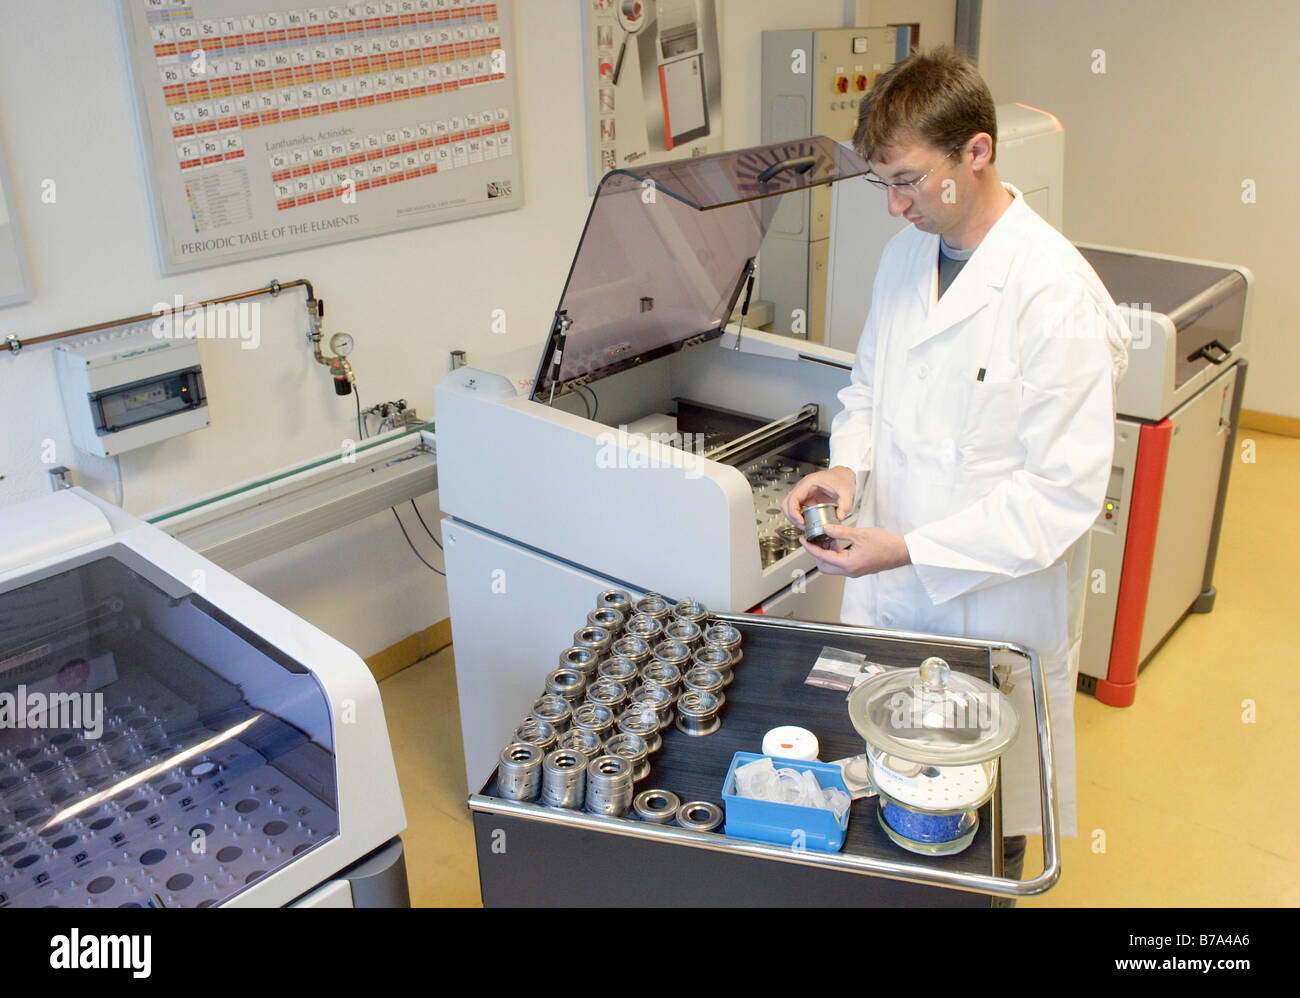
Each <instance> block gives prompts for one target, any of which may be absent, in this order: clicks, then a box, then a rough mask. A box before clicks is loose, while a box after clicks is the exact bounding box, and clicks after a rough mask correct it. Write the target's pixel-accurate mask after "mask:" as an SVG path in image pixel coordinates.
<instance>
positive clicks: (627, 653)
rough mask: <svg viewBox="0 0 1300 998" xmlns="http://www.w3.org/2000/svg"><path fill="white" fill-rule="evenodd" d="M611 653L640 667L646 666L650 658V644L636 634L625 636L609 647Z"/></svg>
mask: <svg viewBox="0 0 1300 998" xmlns="http://www.w3.org/2000/svg"><path fill="white" fill-rule="evenodd" d="M609 653H610V655H613V656H616V657H618V658H630V659H631V660H632V661H633V662H635V663H636V664H637V665H638V666H641V665H645V664H646V661H647V660H648V659H649V658H650V642H649V641H647V640H646V639H645V638H639V637H637V636H636V635H635V634H624V635H623V636H622V637H621V638H619V639H618V640H617V641H615V642H614V643H613V644H612V645H610V646H609Z"/></svg>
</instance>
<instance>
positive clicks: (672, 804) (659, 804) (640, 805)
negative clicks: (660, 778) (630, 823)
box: [632, 789, 682, 825]
mask: <svg viewBox="0 0 1300 998" xmlns="http://www.w3.org/2000/svg"><path fill="white" fill-rule="evenodd" d="M681 804H682V800H681V798H680V797H678V796H677V795H676V794H675V793H673V792H672V791H671V790H659V789H654V790H642V791H641V792H640V793H639V794H637V795H636V796H635V797H633V798H632V812H633V813H634V814H635V815H636V816H637V817H638V818H640V819H641V820H642V821H651V822H654V824H656V825H666V824H668V823H669V822H670V821H672V820H673V819H674V818H676V817H677V809H678V808H679V807H681Z"/></svg>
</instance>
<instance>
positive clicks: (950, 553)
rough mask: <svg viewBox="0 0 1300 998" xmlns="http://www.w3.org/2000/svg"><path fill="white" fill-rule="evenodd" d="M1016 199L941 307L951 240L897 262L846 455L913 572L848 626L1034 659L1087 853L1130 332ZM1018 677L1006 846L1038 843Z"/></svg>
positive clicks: (1029, 722) (874, 312)
mask: <svg viewBox="0 0 1300 998" xmlns="http://www.w3.org/2000/svg"><path fill="white" fill-rule="evenodd" d="M1007 189H1008V190H1009V191H1010V192H1011V193H1012V195H1013V196H1014V198H1015V200H1014V201H1013V203H1012V204H1011V205H1010V206H1009V207H1008V208H1007V209H1006V211H1005V212H1004V213H1003V215H1002V217H1001V218H999V219H998V221H997V222H996V223H995V224H994V226H993V227H992V229H990V230H989V232H988V234H987V235H986V236H985V237H984V240H983V241H982V242H981V243H980V245H979V247H978V248H977V249H976V251H975V253H974V255H973V256H971V258H970V259H969V260H968V261H967V262H966V265H965V267H964V268H963V269H962V271H961V272H960V273H959V274H958V275H957V277H956V279H955V280H954V281H953V283H952V285H951V286H950V287H949V288H948V290H947V292H946V293H945V294H944V295H943V297H942V298H938V299H937V293H938V275H937V258H938V239H939V237H938V236H936V235H930V234H927V233H923V232H921V231H919V230H918V229H916V228H915V227H909V228H907V229H906V230H904V231H903V232H900V233H899V234H898V235H897V236H895V237H894V238H893V239H892V240H891V241H890V243H889V245H888V246H887V247H886V249H885V252H884V255H883V256H882V258H881V261H880V268H879V270H878V272H877V276H876V281H875V286H874V290H873V294H872V305H871V313H870V315H869V317H868V319H867V323H866V328H865V329H864V330H863V334H862V340H861V343H860V344H859V346H858V352H857V358H856V361H855V363H854V367H853V375H852V379H851V381H850V384H849V386H848V387H846V388H845V389H844V390H843V391H841V392H840V394H839V399H840V402H841V403H842V404H843V405H844V409H843V411H842V412H840V413H838V414H837V415H836V417H835V419H834V421H833V422H832V426H831V445H830V449H831V454H830V457H831V465H832V467H833V466H835V465H845V466H847V467H849V468H851V469H853V470H854V471H855V472H856V473H857V475H858V491H859V493H862V501H861V510H860V515H859V519H858V521H857V523H858V526H862V527H865V526H879V527H884V528H886V529H888V530H891V531H894V532H895V533H898V534H901V535H903V537H904V539H905V540H906V542H907V548H908V551H909V552H910V554H911V558H912V564H911V565H908V566H905V567H903V568H897V569H894V570H892V571H888V572H880V573H877V574H875V575H868V576H864V577H862V578H859V579H849V580H847V581H846V583H845V587H844V605H843V609H842V616H843V619H844V621H845V623H850V624H867V625H872V626H878V627H892V628H899V629H903V630H913V631H922V632H929V633H934V634H947V635H956V636H965V637H973V638H982V639H989V640H1002V641H1012V642H1018V643H1020V644H1024V645H1027V646H1029V647H1031V648H1034V649H1036V650H1037V651H1038V653H1039V656H1040V658H1041V661H1042V664H1043V669H1044V672H1045V674H1046V676H1047V688H1048V697H1049V705H1050V706H1049V709H1050V715H1051V719H1052V726H1053V734H1054V741H1055V749H1056V752H1055V755H1056V774H1057V788H1058V791H1059V795H1060V796H1059V800H1060V806H1061V830H1062V833H1063V834H1066V835H1074V834H1076V832H1075V790H1074V693H1075V680H1076V677H1077V675H1078V664H1079V644H1080V640H1081V637H1082V631H1083V603H1084V596H1085V589H1086V581H1087V578H1086V576H1087V569H1088V544H1089V528H1090V527H1091V526H1092V523H1093V521H1094V520H1095V519H1096V517H1097V514H1098V513H1099V512H1100V510H1101V506H1102V502H1103V500H1104V497H1105V493H1106V487H1107V484H1108V482H1109V477H1110V470H1111V461H1112V451H1113V448H1114V432H1115V411H1114V386H1115V383H1116V382H1117V381H1118V380H1119V378H1120V376H1121V375H1122V374H1123V372H1124V370H1125V369H1126V368H1127V364H1128V344H1129V342H1130V341H1131V334H1130V333H1129V331H1128V328H1127V326H1126V325H1125V323H1124V321H1123V319H1122V318H1121V317H1120V315H1119V313H1118V311H1117V310H1116V309H1115V305H1114V302H1113V301H1112V300H1111V298H1110V295H1109V294H1108V293H1107V292H1106V289H1105V287H1104V286H1103V285H1102V283H1101V281H1100V280H1099V279H1098V278H1097V275H1096V274H1095V273H1094V272H1093V270H1092V268H1091V267H1090V266H1089V265H1088V264H1087V262H1086V261H1085V260H1084V259H1083V257H1082V256H1080V254H1079V253H1078V251H1077V250H1075V248H1074V247H1073V246H1072V245H1070V243H1069V241H1068V240H1066V239H1065V237H1064V236H1062V235H1061V234H1060V233H1058V232H1057V231H1056V230H1055V229H1053V228H1052V227H1051V226H1050V225H1048V224H1047V223H1046V222H1045V221H1043V220H1042V219H1041V218H1040V217H1039V216H1038V215H1036V214H1035V213H1034V212H1033V210H1032V209H1030V208H1029V206H1028V205H1026V204H1025V202H1024V199H1023V197H1022V196H1021V194H1020V192H1019V191H1017V190H1016V189H1015V188H1013V187H1011V186H1010V185H1007ZM981 369H983V371H984V376H983V380H980V379H979V378H978V377H977V375H978V373H979V372H980V370H981ZM868 472H870V475H869V476H868V475H867V473H868ZM864 478H865V492H863V488H864ZM1011 678H1012V680H1013V681H1014V683H1015V687H1014V690H1013V691H1012V693H1011V698H1012V701H1013V703H1015V705H1016V707H1017V708H1018V710H1019V714H1020V718H1021V724H1022V727H1021V736H1020V737H1019V738H1018V739H1017V742H1016V744H1015V745H1014V746H1013V747H1012V748H1011V749H1010V750H1009V751H1008V753H1007V754H1006V755H1004V756H1003V760H1002V801H1003V818H1004V834H1006V835H1022V834H1032V833H1037V832H1039V831H1040V826H1041V819H1040V807H1039V794H1038V769H1037V763H1036V738H1035V727H1034V721H1033V718H1034V712H1033V701H1032V693H1031V689H1032V688H1031V684H1030V680H1029V675H1028V670H1027V669H1026V670H1024V671H1023V672H1022V673H1020V674H1015V673H1013V675H1012V677H1011Z"/></svg>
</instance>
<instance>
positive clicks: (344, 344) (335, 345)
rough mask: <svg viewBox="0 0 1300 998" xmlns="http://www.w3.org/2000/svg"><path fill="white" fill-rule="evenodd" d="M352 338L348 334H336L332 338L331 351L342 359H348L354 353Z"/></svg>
mask: <svg viewBox="0 0 1300 998" xmlns="http://www.w3.org/2000/svg"><path fill="white" fill-rule="evenodd" d="M352 346H353V344H352V337H351V336H349V335H348V334H347V333H335V334H334V335H333V336H331V337H330V349H331V350H333V351H334V353H335V354H337V355H338V356H340V357H346V356H347V355H348V354H350V353H351V352H352Z"/></svg>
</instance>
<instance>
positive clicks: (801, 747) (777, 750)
mask: <svg viewBox="0 0 1300 998" xmlns="http://www.w3.org/2000/svg"><path fill="white" fill-rule="evenodd" d="M820 749H821V746H820V745H818V744H817V736H816V735H814V734H813V733H812V732H811V731H809V730H808V729H807V728H798V727H795V726H794V725H791V724H787V725H783V726H781V727H779V728H773V729H772V730H771V731H769V732H768V733H767V734H765V735H764V736H763V754H764V755H770V756H775V757H776V758H778V759H795V760H798V761H800V762H816V761H817V753H818V752H819V751H820Z"/></svg>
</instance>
